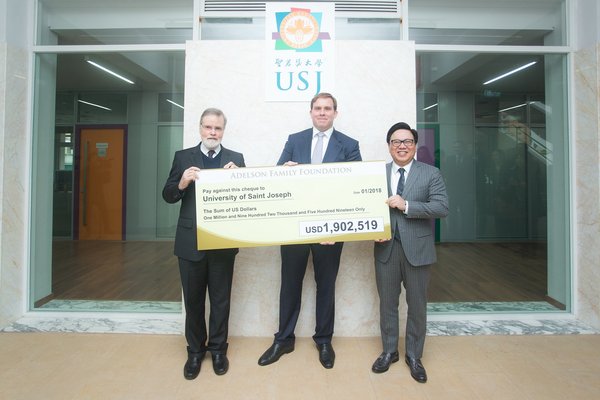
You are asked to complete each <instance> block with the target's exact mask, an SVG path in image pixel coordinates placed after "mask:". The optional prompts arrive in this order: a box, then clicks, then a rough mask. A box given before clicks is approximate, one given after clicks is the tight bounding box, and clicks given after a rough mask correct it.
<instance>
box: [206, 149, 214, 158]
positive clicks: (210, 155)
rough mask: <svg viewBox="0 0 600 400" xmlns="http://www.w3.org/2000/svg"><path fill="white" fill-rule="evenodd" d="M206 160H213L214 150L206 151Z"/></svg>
mask: <svg viewBox="0 0 600 400" xmlns="http://www.w3.org/2000/svg"><path fill="white" fill-rule="evenodd" d="M208 158H215V151H214V150H209V151H208Z"/></svg>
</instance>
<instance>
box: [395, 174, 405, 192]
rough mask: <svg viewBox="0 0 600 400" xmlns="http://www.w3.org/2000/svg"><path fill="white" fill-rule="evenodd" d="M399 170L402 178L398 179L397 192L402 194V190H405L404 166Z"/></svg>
mask: <svg viewBox="0 0 600 400" xmlns="http://www.w3.org/2000/svg"><path fill="white" fill-rule="evenodd" d="M398 172H400V179H398V187H397V188H396V194H398V195H400V196H402V192H403V191H404V168H398Z"/></svg>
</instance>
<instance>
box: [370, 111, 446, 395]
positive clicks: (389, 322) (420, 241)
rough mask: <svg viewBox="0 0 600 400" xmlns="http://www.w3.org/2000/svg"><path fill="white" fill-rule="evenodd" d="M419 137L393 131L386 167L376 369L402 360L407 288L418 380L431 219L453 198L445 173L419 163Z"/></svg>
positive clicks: (409, 345)
mask: <svg viewBox="0 0 600 400" xmlns="http://www.w3.org/2000/svg"><path fill="white" fill-rule="evenodd" d="M418 139H419V135H418V133H417V131H416V130H414V129H411V127H410V126H409V125H408V124H407V123H405V122H398V123H396V124H394V125H392V127H391V128H390V129H389V130H388V133H387V138H386V140H387V143H388V149H389V152H390V154H391V156H392V160H393V161H392V162H390V163H388V164H387V166H386V170H387V178H388V182H389V186H388V191H389V195H390V197H389V198H388V200H387V204H388V206H389V207H390V222H391V228H392V238H391V240H380V241H376V243H375V278H376V282H377V292H378V293H379V313H380V329H381V339H382V344H383V352H382V353H381V355H380V356H379V357H378V358H377V360H375V363H374V364H373V367H372V371H373V372H375V373H382V372H385V371H387V370H388V369H389V368H390V365H391V364H392V363H394V362H396V361H398V360H399V359H400V356H399V354H398V338H399V318H398V305H399V298H400V292H401V286H402V285H404V287H405V289H406V303H407V305H408V315H407V321H406V337H405V362H406V364H407V365H408V367H409V368H410V374H411V376H412V377H413V379H415V380H416V381H417V382H420V383H425V382H426V381H427V373H426V372H425V368H424V367H423V364H422V362H421V357H422V356H423V347H424V344H425V335H426V331H427V286H428V285H429V277H430V275H431V264H433V263H434V262H435V261H436V253H435V245H434V241H435V238H434V232H433V231H432V227H431V220H433V219H435V218H442V217H445V216H446V215H448V195H447V194H446V186H445V184H444V180H443V179H442V175H441V174H440V171H439V170H438V169H437V168H435V167H433V166H430V165H428V164H425V163H422V162H419V161H417V160H415V159H414V157H415V153H416V151H417V141H418Z"/></svg>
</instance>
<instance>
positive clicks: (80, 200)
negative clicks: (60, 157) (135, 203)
mask: <svg viewBox="0 0 600 400" xmlns="http://www.w3.org/2000/svg"><path fill="white" fill-rule="evenodd" d="M126 144H127V127H126V126H101V127H78V128H77V130H76V139H75V165H74V170H75V176H74V181H75V191H74V192H75V198H74V204H75V210H74V213H73V214H74V215H73V216H74V218H73V238H74V239H75V240H125V221H126V219H125V207H124V205H125V204H126V203H125V193H126V191H125V187H126V186H125V185H126V173H125V165H126V162H125V161H126V160H125V154H126Z"/></svg>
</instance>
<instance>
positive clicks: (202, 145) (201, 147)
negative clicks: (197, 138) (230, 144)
mask: <svg viewBox="0 0 600 400" xmlns="http://www.w3.org/2000/svg"><path fill="white" fill-rule="evenodd" d="M200 151H201V152H202V154H204V155H205V156H207V157H208V151H209V150H208V149H207V148H206V146H205V145H204V143H200ZM214 151H215V156H216V155H217V154H219V153H220V152H221V145H219V147H217V148H216V149H214Z"/></svg>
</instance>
